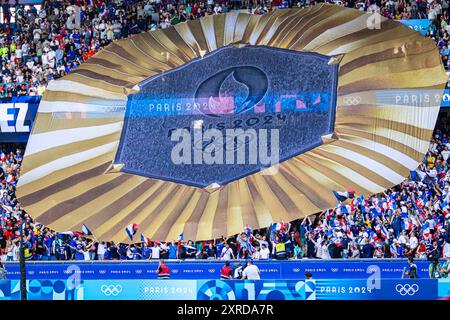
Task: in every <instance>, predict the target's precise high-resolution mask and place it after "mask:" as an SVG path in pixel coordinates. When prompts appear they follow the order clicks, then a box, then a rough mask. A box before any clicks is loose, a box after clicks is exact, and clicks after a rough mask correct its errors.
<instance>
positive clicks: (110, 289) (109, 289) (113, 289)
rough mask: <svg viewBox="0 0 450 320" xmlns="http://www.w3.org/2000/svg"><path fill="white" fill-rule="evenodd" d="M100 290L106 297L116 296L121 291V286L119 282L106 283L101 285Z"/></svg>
mask: <svg viewBox="0 0 450 320" xmlns="http://www.w3.org/2000/svg"><path fill="white" fill-rule="evenodd" d="M100 290H101V291H102V292H103V294H104V295H105V296H107V297H109V296H111V295H112V296H114V297H117V296H118V295H119V294H120V293H121V292H122V286H121V285H120V284H118V285H109V286H107V285H106V284H104V285H102V286H101V288H100Z"/></svg>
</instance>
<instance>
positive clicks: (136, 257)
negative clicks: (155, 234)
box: [131, 246, 142, 260]
mask: <svg viewBox="0 0 450 320" xmlns="http://www.w3.org/2000/svg"><path fill="white" fill-rule="evenodd" d="M131 252H132V253H133V260H140V259H141V258H142V255H141V254H140V253H139V249H138V248H137V247H135V246H132V247H131Z"/></svg>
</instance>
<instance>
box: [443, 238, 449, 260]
mask: <svg viewBox="0 0 450 320" xmlns="http://www.w3.org/2000/svg"><path fill="white" fill-rule="evenodd" d="M447 254H450V239H447V242H446V243H445V245H444V248H443V249H442V255H443V256H444V257H445V256H446V255H447Z"/></svg>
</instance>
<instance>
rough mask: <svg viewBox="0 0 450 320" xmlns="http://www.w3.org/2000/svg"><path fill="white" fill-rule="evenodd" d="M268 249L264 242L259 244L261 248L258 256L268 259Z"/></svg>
mask: <svg viewBox="0 0 450 320" xmlns="http://www.w3.org/2000/svg"><path fill="white" fill-rule="evenodd" d="M269 256H270V250H269V248H267V246H266V245H265V244H261V250H259V258H260V259H269Z"/></svg>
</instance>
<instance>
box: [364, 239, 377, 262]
mask: <svg viewBox="0 0 450 320" xmlns="http://www.w3.org/2000/svg"><path fill="white" fill-rule="evenodd" d="M374 251H375V248H374V246H373V245H372V244H371V243H370V242H369V241H368V240H367V239H366V243H365V244H364V246H363V247H362V253H363V258H373V252H374Z"/></svg>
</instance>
